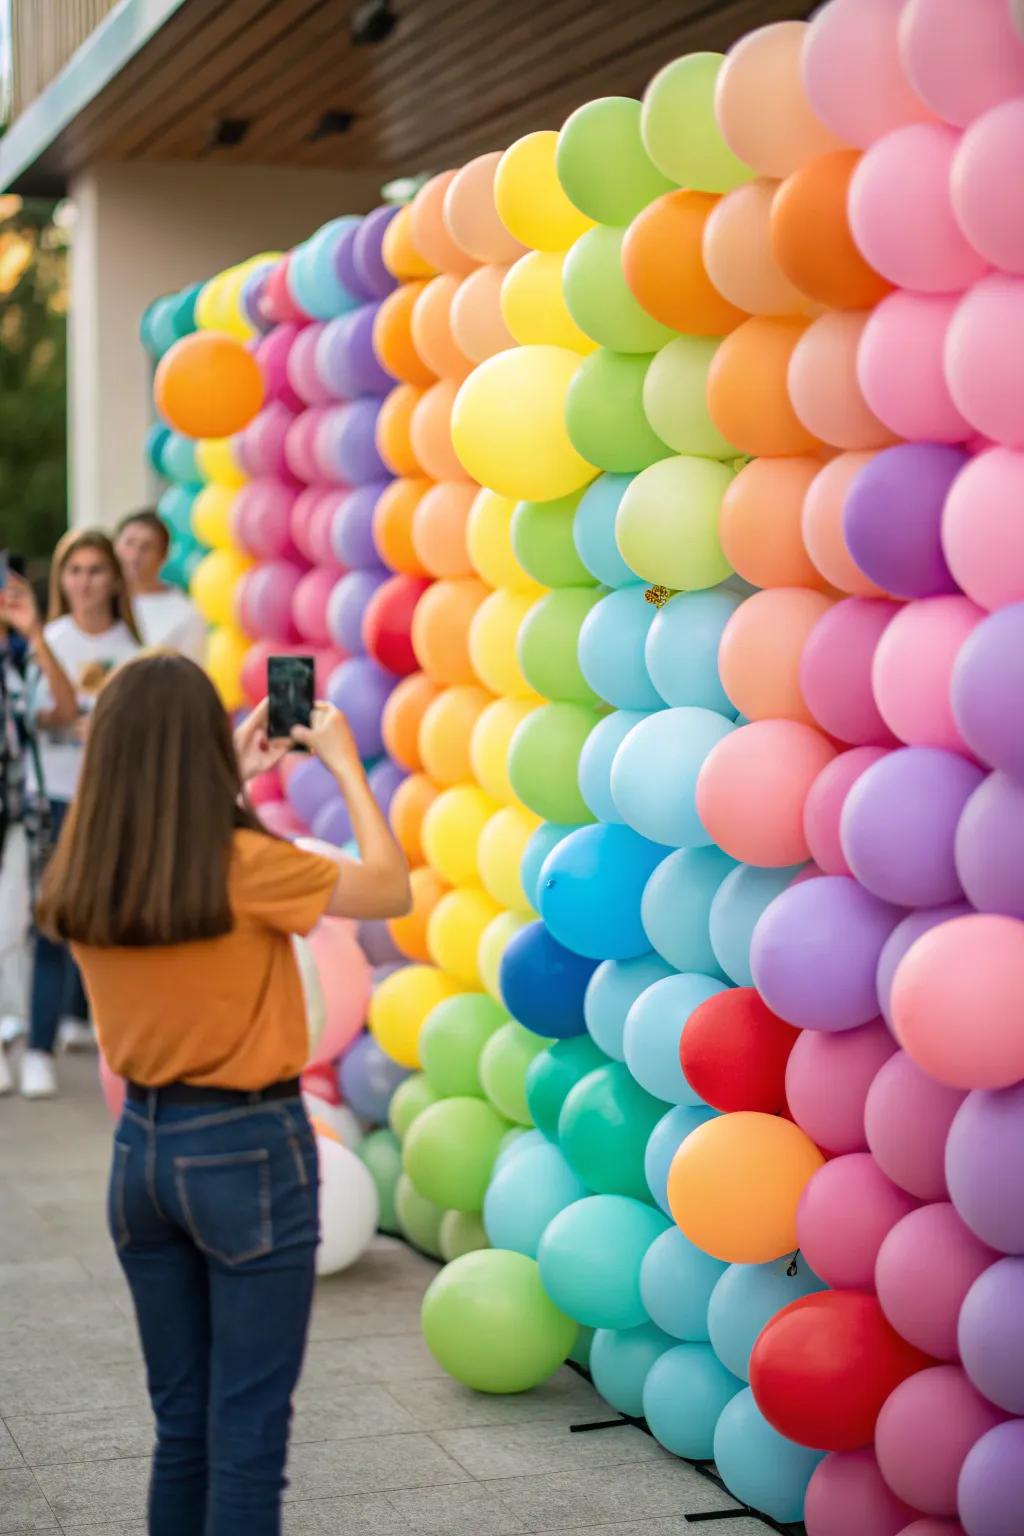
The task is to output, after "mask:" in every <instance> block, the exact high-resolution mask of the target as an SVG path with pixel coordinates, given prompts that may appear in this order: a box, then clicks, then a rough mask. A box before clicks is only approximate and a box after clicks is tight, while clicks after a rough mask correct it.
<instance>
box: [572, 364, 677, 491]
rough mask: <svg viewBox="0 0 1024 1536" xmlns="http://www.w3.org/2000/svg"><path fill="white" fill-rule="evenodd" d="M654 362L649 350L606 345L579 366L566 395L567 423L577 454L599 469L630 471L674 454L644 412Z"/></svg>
mask: <svg viewBox="0 0 1024 1536" xmlns="http://www.w3.org/2000/svg"><path fill="white" fill-rule="evenodd" d="M654 360H655V361H656V355H655V359H654ZM652 366H653V362H652V357H651V354H650V353H647V352H612V351H609V349H608V348H607V347H601V348H600V349H599V350H598V351H597V352H592V353H591V355H590V356H589V357H586V358H584V359H583V362H582V363H581V364H580V366H579V368H578V370H577V372H576V377H575V378H574V379H573V381H572V383H571V384H570V386H569V393H568V395H567V396H566V401H565V425H566V428H567V430H568V433H569V438H570V441H571V442H572V445H573V447H574V448H575V449H576V452H577V453H582V454H584V455H585V457H587V458H589V459H590V462H591V464H596V465H597V466H598V468H599V469H604V470H608V471H610V472H611V473H613V474H620V475H631V474H635V473H636V472H637V471H638V470H641V469H646V468H647V467H648V465H650V464H656V463H657V462H658V460H659V459H667V458H668V457H669V456H670V455H671V453H672V449H671V448H670V447H669V446H668V444H667V443H663V442H662V440H661V438H660V437H659V436H658V434H657V433H656V432H655V430H654V428H653V427H652V426H651V423H650V422H649V421H648V419H647V413H646V412H645V410H644V380H645V378H646V376H647V372H648V369H649V368H650V367H652Z"/></svg>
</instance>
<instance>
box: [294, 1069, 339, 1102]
mask: <svg viewBox="0 0 1024 1536" xmlns="http://www.w3.org/2000/svg"><path fill="white" fill-rule="evenodd" d="M301 1082H302V1091H303V1093H311V1094H312V1095H313V1097H314V1098H317V1099H322V1100H323V1101H324V1103H325V1104H331V1105H338V1104H340V1103H341V1090H340V1089H339V1087H338V1074H337V1073H336V1072H335V1070H334V1067H333V1066H331V1065H330V1064H328V1065H326V1066H322V1067H307V1068H306V1070H305V1072H303V1074H302V1078H301Z"/></svg>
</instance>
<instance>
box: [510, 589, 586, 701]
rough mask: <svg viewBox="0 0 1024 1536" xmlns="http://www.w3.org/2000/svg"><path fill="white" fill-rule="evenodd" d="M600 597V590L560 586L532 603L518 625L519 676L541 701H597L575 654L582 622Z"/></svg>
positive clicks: (517, 653)
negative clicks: (520, 672) (520, 675)
mask: <svg viewBox="0 0 1024 1536" xmlns="http://www.w3.org/2000/svg"><path fill="white" fill-rule="evenodd" d="M603 596H604V588H603V587H560V588H558V589H557V590H556V591H554V592H549V593H548V594H547V596H546V597H542V598H541V599H540V600H539V601H538V602H536V603H534V605H533V607H532V608H531V609H530V611H529V613H528V614H527V615H526V618H525V619H524V620H523V622H522V624H520V626H519V634H518V637H517V639H516V655H517V657H518V658H519V665H520V667H521V668H522V672H523V676H524V677H525V678H526V681H527V682H528V683H529V685H530V687H531V688H534V689H535V690H536V691H537V693H539V694H540V696H541V698H542V699H553V700H555V701H556V702H558V703H563V704H596V703H597V702H598V696H597V694H596V693H595V692H594V690H593V688H591V686H590V684H589V683H588V682H587V680H586V678H585V677H584V676H583V673H582V672H581V671H580V664H579V661H578V659H577V655H576V652H577V647H578V644H579V638H580V629H581V628H582V626H583V620H584V619H585V618H586V616H587V614H588V613H589V612H590V610H591V608H593V607H594V604H595V603H597V602H599V601H600V599H601V598H602V597H603Z"/></svg>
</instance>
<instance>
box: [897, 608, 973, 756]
mask: <svg viewBox="0 0 1024 1536" xmlns="http://www.w3.org/2000/svg"><path fill="white" fill-rule="evenodd" d="M984 617H985V613H984V609H982V608H979V607H978V606H977V604H976V603H972V602H971V600H970V598H967V597H959V596H948V597H923V598H919V599H918V601H917V602H913V603H907V604H905V605H904V607H903V608H902V609H901V610H900V612H899V613H898V614H897V615H896V617H895V618H894V619H893V621H892V623H891V624H890V625H889V626H888V628H887V629H886V631H885V633H884V634H883V636H882V638H881V640H880V641H879V642H878V648H877V650H876V651H875V659H874V662H873V664H872V668H871V685H872V688H873V689H874V694H875V702H876V704H877V705H878V708H879V711H880V713H881V715H882V719H883V720H884V721H885V723H886V725H888V727H889V729H890V730H891V731H894V732H895V733H896V735H897V736H898V737H899V739H900V740H901V741H904V742H906V744H907V746H910V747H948V749H949V750H950V751H951V752H963V753H965V754H967V755H968V756H969V755H970V754H969V753H968V749H967V746H966V744H965V742H964V739H963V737H962V736H961V735H960V732H959V730H958V729H957V725H956V721H955V720H954V719H953V711H952V709H951V707H950V702H949V685H950V678H951V677H952V673H953V663H954V662H955V661H956V657H957V652H958V651H959V649H960V647H961V646H962V645H963V643H964V641H965V640H966V639H967V637H968V635H969V634H970V633H971V631H972V630H973V629H974V627H975V625H976V624H978V623H979V622H980V621H981V620H982V619H983V618H984Z"/></svg>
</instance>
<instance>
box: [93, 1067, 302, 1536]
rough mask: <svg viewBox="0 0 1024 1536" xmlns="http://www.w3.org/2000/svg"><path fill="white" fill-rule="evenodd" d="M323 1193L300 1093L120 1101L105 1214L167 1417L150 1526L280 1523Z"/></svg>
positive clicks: (233, 1534)
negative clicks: (255, 1098)
mask: <svg viewBox="0 0 1024 1536" xmlns="http://www.w3.org/2000/svg"><path fill="white" fill-rule="evenodd" d="M317 1187H318V1173H317V1155H316V1145H315V1142H314V1140H313V1133H312V1131H311V1130H310V1126H309V1121H308V1120H307V1118H306V1112H305V1110H304V1109H303V1107H302V1101H301V1099H298V1098H294V1099H279V1100H275V1101H273V1102H270V1103H257V1104H245V1105H237V1104H235V1105H233V1104H230V1103H227V1102H221V1103H216V1102H212V1101H211V1102H210V1103H207V1104H202V1105H193V1104H188V1105H185V1104H160V1103H158V1101H157V1099H156V1095H153V1094H151V1095H150V1097H149V1100H148V1102H147V1103H146V1104H134V1103H127V1104H126V1105H125V1109H124V1112H123V1114H122V1117H121V1121H120V1124H119V1125H118V1127H117V1130H116V1132H115V1133H114V1163H113V1168H112V1171H111V1178H110V1191H109V1200H108V1220H109V1224H110V1231H111V1235H112V1236H113V1239H114V1243H115V1245H116V1247H117V1252H118V1257H119V1258H120V1261H121V1266H122V1268H123V1269H124V1272H125V1276H126V1278H127V1280H128V1285H129V1288H130V1290H131V1293H132V1300H133V1301H134V1304H135V1313H136V1318H137V1321H138V1327H139V1335H140V1338H141V1341H142V1352H143V1354H144V1356H145V1359H146V1372H147V1378H148V1383H149V1395H150V1400H151V1402H152V1405H153V1412H154V1414H155V1416H156V1435H157V1439H156V1449H155V1451H154V1453H153V1470H152V1476H151V1480H150V1490H149V1532H150V1536H278V1533H279V1532H280V1529H281V1494H282V1492H283V1490H284V1488H285V1486H286V1483H285V1476H284V1464H285V1457H286V1454H287V1449H288V1430H289V1425H290V1422H291V1397H292V1392H293V1390H294V1388H295V1384H296V1382H297V1381H298V1378H299V1371H300V1370H301V1367H302V1356H303V1351H304V1349H305V1343H306V1330H307V1327H308V1324H309V1313H310V1306H311V1304H312V1298H313V1281H314V1269H315V1255H316V1245H317V1242H318V1240H319V1222H318V1216H317Z"/></svg>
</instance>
